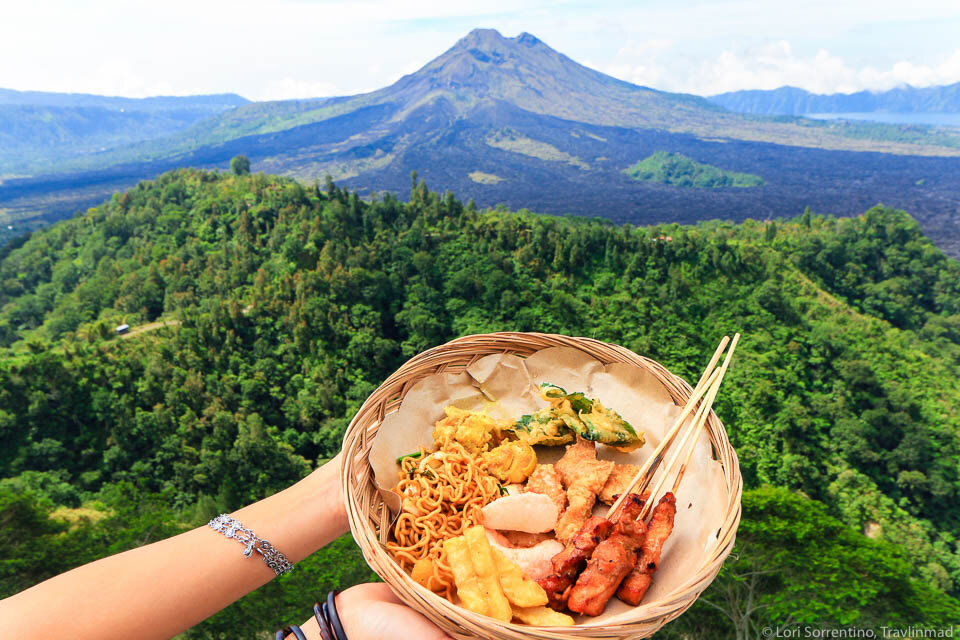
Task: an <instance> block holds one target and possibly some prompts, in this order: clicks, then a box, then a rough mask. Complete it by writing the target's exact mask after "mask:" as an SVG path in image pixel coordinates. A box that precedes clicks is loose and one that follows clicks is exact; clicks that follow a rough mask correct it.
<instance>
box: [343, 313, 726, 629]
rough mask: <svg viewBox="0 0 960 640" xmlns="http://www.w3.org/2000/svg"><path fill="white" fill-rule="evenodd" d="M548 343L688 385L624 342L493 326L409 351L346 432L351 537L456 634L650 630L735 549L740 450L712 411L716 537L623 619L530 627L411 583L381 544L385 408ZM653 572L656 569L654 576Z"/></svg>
mask: <svg viewBox="0 0 960 640" xmlns="http://www.w3.org/2000/svg"><path fill="white" fill-rule="evenodd" d="M548 347H573V348H576V349H579V350H581V351H583V352H584V353H587V354H589V355H590V356H593V357H594V358H596V359H597V360H599V361H600V362H602V363H603V364H609V363H612V362H624V363H628V364H632V365H635V366H638V367H641V368H643V369H646V370H647V371H649V372H650V373H652V374H653V375H654V376H655V377H656V378H657V379H658V380H659V381H660V382H662V383H663V385H664V386H665V387H666V389H667V390H668V391H669V393H670V395H671V396H672V398H673V400H674V402H675V403H676V404H677V405H679V406H682V405H683V404H684V402H685V401H686V400H687V399H688V398H689V397H690V393H691V391H692V389H691V388H690V386H689V385H688V384H687V383H686V382H685V381H683V380H682V379H681V378H679V377H677V376H675V375H673V374H672V373H670V372H669V371H668V370H667V369H666V368H665V367H663V366H662V365H660V364H658V363H657V362H654V361H653V360H650V359H649V358H645V357H643V356H639V355H637V354H635V353H633V352H632V351H630V350H629V349H626V348H624V347H621V346H617V345H613V344H608V343H605V342H601V341H599V340H593V339H590V338H575V337H569V336H562V335H552V334H542V333H513V332H505V333H490V334H482V335H473V336H466V337H463V338H458V339H456V340H453V341H451V342H448V343H446V344H443V345H440V346H438V347H434V348H433V349H430V350H428V351H424V352H423V353H421V354H419V355H417V356H415V357H413V358H411V359H410V360H408V361H407V362H406V363H405V364H404V365H403V366H401V367H400V369H398V370H397V371H396V372H395V373H394V374H393V375H391V376H390V377H389V378H387V380H386V381H385V382H384V383H383V384H382V385H380V387H379V388H378V389H377V390H376V391H374V392H373V394H371V395H370V397H369V398H367V400H366V402H364V403H363V406H362V407H360V411H359V412H358V413H357V415H356V416H355V417H354V418H353V421H352V422H351V423H350V425H349V426H348V427H347V432H346V435H345V436H344V442H343V451H344V460H343V467H342V472H341V482H342V484H343V491H344V496H345V500H346V508H347V517H348V519H349V522H350V529H351V531H352V532H353V537H354V538H355V539H356V541H357V544H358V545H359V546H360V549H361V550H362V551H363V555H364V558H365V559H366V561H367V563H368V564H369V565H370V567H371V568H372V569H373V570H374V571H375V572H376V573H377V575H379V576H380V577H381V578H382V579H383V580H384V581H385V582H386V583H387V584H389V585H390V587H391V588H392V589H393V591H394V592H395V593H396V594H397V596H398V597H399V598H400V599H401V600H403V601H404V602H406V603H407V604H408V605H409V606H410V607H412V608H413V609H415V610H416V611H419V612H420V613H422V614H423V615H425V616H426V617H427V618H429V619H430V620H432V621H434V622H435V623H436V624H437V625H439V626H440V627H442V628H443V629H444V630H445V631H446V632H447V633H449V634H450V635H452V636H454V637H456V638H497V639H502V640H519V639H521V638H542V639H544V640H567V639H574V638H618V639H620V638H647V637H649V636H651V635H653V634H654V633H655V632H656V631H657V630H658V629H660V627H662V626H663V625H664V624H665V623H667V622H669V621H671V620H673V619H674V618H676V617H677V616H679V615H680V614H681V613H683V612H684V611H685V610H686V609H687V608H688V607H690V605H692V604H693V603H694V601H695V600H696V599H697V597H698V596H699V595H700V593H702V592H703V590H704V589H706V588H707V586H709V584H710V583H711V582H712V581H713V579H714V578H715V577H716V575H717V572H719V571H720V567H721V565H722V564H723V561H724V560H725V559H726V557H727V556H728V555H729V554H730V551H731V550H732V549H733V544H734V540H735V537H736V531H737V526H738V525H739V523H740V496H741V493H742V490H743V481H742V478H741V477H740V465H739V462H738V460H737V454H736V452H735V451H734V450H733V447H732V446H731V445H730V440H729V439H728V438H727V433H726V430H725V429H724V426H723V423H721V422H720V419H719V418H718V417H717V416H716V414H715V413H713V412H712V411H711V413H710V415H709V417H708V420H707V433H708V436H709V438H710V441H711V442H712V444H713V448H714V452H715V453H714V455H715V457H716V459H717V460H718V461H719V462H720V464H721V465H722V467H723V476H724V483H725V486H724V489H725V495H726V499H727V503H726V509H725V511H724V513H725V518H724V521H723V526H722V527H721V528H720V533H719V540H718V543H717V544H716V545H713V546H712V548H711V549H710V550H709V551H704V552H703V558H702V559H701V562H700V565H699V566H700V569H699V570H698V571H697V572H696V573H695V574H694V575H691V576H690V578H689V580H688V581H686V582H685V583H684V584H682V585H680V586H679V587H677V588H676V589H675V590H674V591H673V592H672V593H670V594H669V595H666V596H664V597H662V598H660V599H658V600H656V601H652V602H643V603H642V604H641V605H640V606H638V607H635V608H634V609H633V610H632V611H631V612H630V615H629V619H628V621H626V622H620V623H618V624H615V625H605V626H574V627H530V626H526V625H516V624H509V623H502V622H500V621H498V620H494V619H493V618H489V617H487V616H481V615H477V614H475V613H472V612H470V611H467V610H466V609H463V608H461V607H458V606H456V605H454V604H453V603H451V602H449V601H447V600H445V599H444V598H442V597H440V596H438V595H436V594H434V593H431V592H430V591H428V590H427V589H425V588H423V587H421V586H420V585H418V584H417V583H415V582H414V581H413V580H412V579H411V578H410V576H408V575H407V574H406V573H405V572H404V571H403V570H402V569H401V568H400V566H399V565H398V564H397V563H396V562H394V560H393V558H392V557H391V556H390V554H389V553H388V552H387V551H386V549H385V548H384V547H383V546H382V543H383V542H385V541H386V540H387V536H388V535H389V527H390V513H389V511H388V510H387V508H386V506H385V505H384V503H383V501H382V499H381V498H380V495H379V493H378V492H377V488H376V485H375V484H374V481H373V472H372V470H371V468H370V464H369V462H368V456H369V453H370V446H371V445H372V444H373V439H374V437H375V436H376V435H377V429H378V428H379V425H380V424H381V422H382V421H383V418H384V416H385V415H386V414H388V413H392V412H393V411H396V410H397V409H398V408H399V406H400V402H401V401H402V400H403V397H404V396H405V395H406V393H407V391H408V390H409V389H410V388H411V387H412V386H413V385H415V384H416V383H417V382H419V381H420V380H422V379H423V378H425V377H427V376H431V375H433V374H435V373H460V372H462V371H463V370H464V369H466V368H467V367H468V366H470V365H471V364H472V363H474V362H475V361H476V360H478V359H480V358H482V357H484V356H486V355H490V354H503V353H508V354H513V355H516V356H519V357H527V356H530V355H531V354H533V353H536V352H537V351H539V350H541V349H545V348H548ZM654 579H656V577H654Z"/></svg>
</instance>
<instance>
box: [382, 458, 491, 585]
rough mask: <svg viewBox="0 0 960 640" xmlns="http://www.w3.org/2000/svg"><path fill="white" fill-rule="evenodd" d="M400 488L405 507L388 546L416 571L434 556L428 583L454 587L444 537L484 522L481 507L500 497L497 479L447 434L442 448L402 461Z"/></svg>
mask: <svg viewBox="0 0 960 640" xmlns="http://www.w3.org/2000/svg"><path fill="white" fill-rule="evenodd" d="M400 469H401V471H400V482H399V483H398V484H397V487H396V491H397V493H399V494H400V496H401V497H402V498H403V507H402V509H401V511H400V515H399V516H398V517H397V521H396V523H395V524H394V527H393V540H391V541H389V542H387V545H386V546H387V549H388V550H389V551H390V552H391V553H392V554H393V556H394V558H395V559H396V560H397V562H399V563H400V565H401V566H402V567H403V568H404V569H406V570H408V571H409V570H411V569H412V568H413V565H414V564H416V562H417V560H421V559H423V558H430V559H431V560H432V562H433V575H432V577H431V578H430V579H429V582H428V586H429V588H431V589H432V590H434V591H444V592H446V595H447V598H448V599H450V598H451V596H452V594H453V592H454V584H453V575H452V573H451V572H450V567H449V565H448V564H447V562H446V558H445V557H444V553H443V546H442V545H443V541H444V540H447V539H449V538H453V537H456V536H459V535H462V534H463V533H464V531H465V530H466V529H467V528H468V527H470V526H473V525H475V524H479V523H480V522H481V512H480V510H481V508H482V507H483V506H484V505H486V504H488V503H490V502H492V501H493V500H495V499H496V498H498V497H499V496H500V490H499V486H498V482H497V479H496V478H495V477H493V476H491V475H489V474H488V473H487V470H486V464H485V463H484V462H483V461H482V460H481V459H480V457H479V456H478V455H475V454H472V453H470V452H468V451H467V450H466V449H464V448H463V446H462V445H461V444H460V443H458V442H457V441H455V440H453V439H447V440H446V441H444V442H443V443H441V446H440V448H439V450H438V451H437V452H436V453H433V454H428V453H427V452H426V450H424V449H421V450H420V456H419V457H412V456H409V457H406V458H404V459H403V460H401V461H400Z"/></svg>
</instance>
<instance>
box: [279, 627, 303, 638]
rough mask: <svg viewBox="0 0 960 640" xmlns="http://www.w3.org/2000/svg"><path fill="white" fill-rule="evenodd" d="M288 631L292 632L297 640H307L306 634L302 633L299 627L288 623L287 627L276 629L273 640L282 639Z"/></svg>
mask: <svg viewBox="0 0 960 640" xmlns="http://www.w3.org/2000/svg"><path fill="white" fill-rule="evenodd" d="M288 633H292V634H293V637H294V638H296V639H297V640H307V636H305V635H303V631H301V630H300V627H298V626H297V625H295V624H294V625H290V626H289V627H284V628H283V629H280V630H279V631H277V634H276V635H275V636H274V640H283V639H284V638H286V637H287V634H288Z"/></svg>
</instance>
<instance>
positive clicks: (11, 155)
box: [0, 89, 249, 176]
mask: <svg viewBox="0 0 960 640" xmlns="http://www.w3.org/2000/svg"><path fill="white" fill-rule="evenodd" d="M247 103H249V100H246V99H245V98H242V97H240V96H238V95H236V94H219V95H203V96H185V97H177V96H157V97H153V98H119V97H110V96H97V95H89V94H74V93H49V92H43V91H14V90H11V89H0V176H2V175H3V174H4V173H7V174H16V173H20V172H26V171H30V170H32V168H35V167H38V166H39V167H43V166H48V167H56V166H58V165H60V164H62V163H63V162H64V161H65V160H67V159H69V158H71V157H76V156H88V155H89V154H94V153H100V152H103V151H106V150H107V149H112V148H115V147H120V146H124V145H129V144H131V143H137V142H141V141H145V140H153V139H157V138H163V137H166V136H169V135H171V134H174V133H176V132H178V131H183V130H184V129H187V128H189V127H190V126H192V125H194V124H196V123H197V122H200V121H201V120H205V119H207V118H209V117H211V116H214V115H216V114H218V113H222V112H223V111H227V110H230V109H235V108H236V107H239V106H241V105H244V104H247Z"/></svg>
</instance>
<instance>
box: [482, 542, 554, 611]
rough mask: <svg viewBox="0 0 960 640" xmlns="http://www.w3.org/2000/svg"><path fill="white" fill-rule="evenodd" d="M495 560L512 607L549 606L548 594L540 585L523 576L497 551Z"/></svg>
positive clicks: (502, 585)
mask: <svg viewBox="0 0 960 640" xmlns="http://www.w3.org/2000/svg"><path fill="white" fill-rule="evenodd" d="M493 558H494V560H495V561H496V563H497V572H499V574H500V586H501V587H502V588H503V594H504V595H505V596H507V600H509V601H510V604H511V605H515V606H518V607H536V606H540V605H544V604H547V602H548V598H547V592H546V591H544V590H543V587H541V586H540V585H539V584H537V583H536V582H534V581H533V580H531V579H530V578H528V577H527V576H525V575H523V571H521V570H520V567H518V566H517V565H515V564H513V563H512V562H510V561H509V560H508V559H507V556H505V555H503V554H502V553H500V552H499V551H497V550H496V549H494V550H493Z"/></svg>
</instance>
